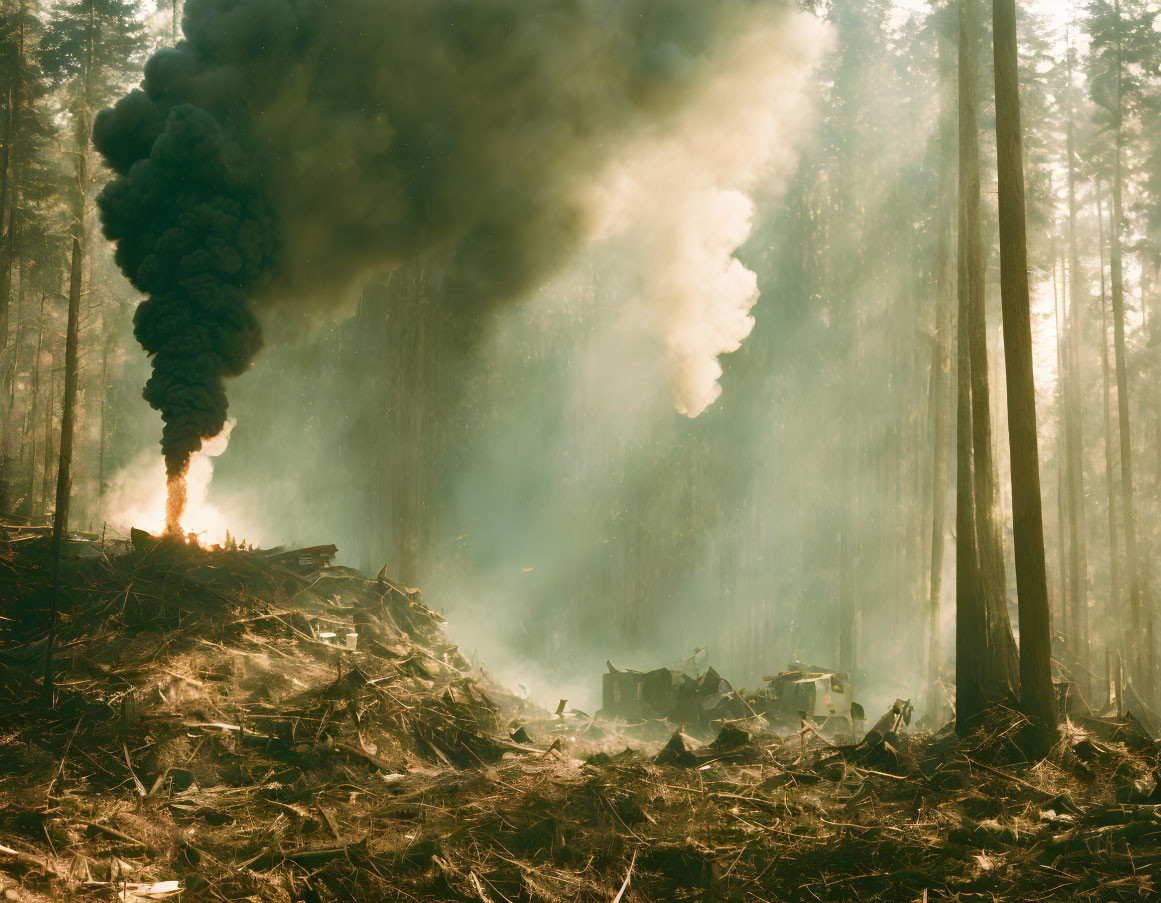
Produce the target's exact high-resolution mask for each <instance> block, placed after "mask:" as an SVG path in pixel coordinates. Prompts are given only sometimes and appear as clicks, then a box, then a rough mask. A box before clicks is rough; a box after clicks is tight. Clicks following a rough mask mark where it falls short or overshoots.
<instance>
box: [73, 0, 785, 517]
mask: <svg viewBox="0 0 1161 903" xmlns="http://www.w3.org/2000/svg"><path fill="white" fill-rule="evenodd" d="M786 9H787V5H786V4H785V3H784V2H782V0H712V2H711V0H422V2H417V0H189V2H188V3H187V4H186V7H185V16H184V20H183V32H184V35H185V39H184V40H183V41H181V42H180V43H179V44H178V46H177V47H176V48H167V49H164V50H161V51H159V52H158V53H157V54H155V55H154V56H153V58H152V59H151V60H150V61H149V62H148V64H147V65H146V68H145V78H144V81H143V84H142V88H141V89H140V90H135V91H133V92H132V93H130V94H129V95H127V96H126V97H124V98H122V99H121V100H120V101H119V102H118V103H117V104H116V106H115V107H113V108H112V109H110V110H105V111H104V112H102V113H101V114H100V116H99V117H98V118H97V121H96V125H95V130H94V141H95V144H96V147H97V148H98V150H99V151H100V152H101V154H102V155H103V156H104V157H105V160H106V161H107V162H108V164H109V166H110V167H111V168H112V169H113V171H114V173H115V178H114V179H113V180H112V181H111V182H110V183H109V185H108V186H107V187H106V189H105V190H104V192H103V193H102V195H101V197H100V200H99V206H100V211H101V217H102V221H103V225H104V232H105V235H106V236H107V237H108V238H110V239H112V240H113V241H115V242H116V243H117V252H116V256H117V262H118V264H119V265H120V267H121V268H122V270H124V272H125V273H126V275H127V276H128V277H129V279H130V280H131V281H132V283H133V284H134V285H135V286H136V287H137V288H138V289H140V290H141V291H142V292H144V293H145V294H146V295H147V298H146V300H145V301H143V302H142V303H141V305H140V306H139V307H138V309H137V313H136V316H135V319H134V325H135V333H136V336H137V338H138V340H139V341H140V343H141V345H142V347H143V348H144V349H145V350H146V352H148V353H149V354H150V355H151V356H152V363H153V375H152V377H151V378H150V380H149V382H148V384H147V385H146V387H145V392H144V395H145V398H146V400H147V401H148V402H149V403H150V404H151V405H152V406H153V407H155V408H157V409H158V410H159V411H160V412H161V415H162V419H163V420H164V424H165V425H164V430H163V435H162V449H163V452H164V454H165V459H166V467H167V472H168V473H169V475H170V478H171V485H174V486H176V484H177V483H179V482H180V481H181V478H182V475H183V474H184V472H185V469H186V468H187V466H188V463H189V458H190V455H191V454H192V453H193V452H195V451H197V450H198V449H199V448H200V447H201V443H202V441H203V440H204V439H207V438H209V437H212V436H214V435H216V434H217V433H218V432H219V431H220V430H221V429H222V426H223V424H224V423H225V420H226V413H227V399H226V390H225V380H226V379H227V378H228V377H235V376H238V375H240V374H241V373H243V372H244V371H245V370H246V369H247V368H248V367H249V366H250V364H251V362H252V361H253V358H254V356H255V354H256V353H257V352H258V351H259V349H260V348H261V346H262V333H261V329H260V327H259V317H260V316H262V317H280V318H288V319H289V320H290V321H291V322H301V321H306V320H309V319H310V318H312V317H316V316H318V315H320V314H322V313H325V312H326V311H327V309H328V308H330V307H333V306H336V305H338V304H340V303H342V302H344V301H345V300H346V299H347V298H349V296H350V294H351V292H352V291H353V290H354V289H356V288H357V287H358V286H359V284H360V283H361V281H363V280H364V279H366V278H367V277H368V276H369V275H372V274H374V273H376V272H381V271H384V270H388V269H391V268H394V267H397V266H398V265H400V264H401V263H402V262H404V261H405V260H407V259H408V258H409V257H412V256H413V255H416V254H419V253H432V254H436V255H438V256H439V257H440V259H441V260H442V261H443V263H444V267H443V269H444V271H445V272H446V273H447V276H446V277H445V279H444V282H443V284H442V287H441V290H440V291H441V298H440V301H441V302H442V303H444V304H446V305H448V306H449V307H450V308H451V309H452V310H453V311H455V312H456V313H457V314H459V315H461V318H466V317H468V316H469V315H478V314H481V313H484V312H487V311H488V310H490V309H492V308H493V307H494V306H495V305H496V304H498V303H500V302H503V301H504V300H506V299H509V298H512V297H514V296H516V295H518V294H519V293H521V292H522V291H524V290H526V289H527V288H529V287H530V286H532V285H534V284H536V283H537V282H538V281H539V280H542V279H544V278H545V277H546V276H547V275H548V274H549V273H550V272H551V271H552V270H553V268H555V267H557V266H559V265H561V264H562V263H563V262H564V261H565V260H566V259H567V258H568V255H569V253H570V252H571V251H572V250H573V249H574V248H575V247H576V245H577V243H578V242H579V241H581V240H583V238H584V237H585V235H586V230H587V229H588V228H590V224H589V223H587V222H586V216H585V204H584V203H583V201H582V195H583V192H584V190H585V189H586V188H587V186H588V183H589V182H590V181H591V179H592V177H593V176H594V174H595V173H596V172H598V171H599V170H600V168H601V167H602V166H603V165H605V164H606V163H607V162H608V160H609V159H610V157H612V156H614V155H616V153H617V150H618V147H619V146H621V145H622V144H623V143H624V142H626V141H628V140H631V139H632V138H633V137H634V136H635V135H637V134H639V133H640V132H641V131H642V130H645V129H648V128H650V127H653V126H656V125H658V124H659V123H663V122H664V121H665V120H666V119H667V117H670V116H673V115H675V113H676V111H679V110H680V108H681V105H682V102H683V100H684V98H686V97H687V96H689V95H690V93H691V92H693V91H695V90H696V89H697V87H698V85H699V84H701V83H702V82H703V81H704V80H705V79H706V78H707V77H708V76H709V75H710V74H711V73H712V70H713V66H714V62H715V60H714V55H715V53H719V54H720V53H721V52H723V48H727V47H728V46H729V43H730V41H732V40H734V39H736V38H737V37H738V36H740V35H744V34H745V33H746V30H747V27H748V25H750V24H751V23H752V22H753V20H754V18H755V17H757V16H765V17H766V18H767V20H768V19H769V16H771V15H780V14H782V13H783V12H784V11H785V10H786ZM173 501H174V503H175V504H172V505H171V510H170V520H171V525H170V526H171V529H176V528H177V525H178V522H179V521H180V507H181V506H180V500H179V498H178V496H177V495H176V490H175V493H174V499H173ZM175 508H176V509H177V510H176V512H175V510H174V509H175Z"/></svg>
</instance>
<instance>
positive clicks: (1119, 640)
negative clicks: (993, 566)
mask: <svg viewBox="0 0 1161 903" xmlns="http://www.w3.org/2000/svg"><path fill="white" fill-rule="evenodd" d="M1096 188H1097V233H1098V240H1099V243H1100V264H1101V376H1102V380H1103V383H1104V385H1103V391H1102V398H1103V399H1104V405H1103V406H1104V412H1103V413H1104V419H1105V493H1106V494H1107V496H1108V509H1109V604H1108V606H1107V609H1106V612H1105V617H1106V621H1105V623H1106V624H1108V625H1113V624H1120V625H1122V627H1121V629H1120V630H1117V631H1115V632H1114V633H1113V634H1112V635H1106V636H1105V642H1106V643H1111V644H1112V645H1113V646H1115V647H1116V648H1118V649H1122V648H1124V645H1123V643H1124V629H1123V625H1124V617H1123V611H1124V609H1123V608H1122V603H1121V553H1120V537H1119V534H1118V532H1117V491H1116V489H1117V487H1116V478H1115V476H1114V474H1113V471H1114V468H1115V467H1116V462H1115V457H1116V456H1115V455H1114V454H1113V418H1112V398H1111V388H1110V386H1111V380H1110V379H1109V323H1108V318H1109V295H1108V286H1107V285H1106V283H1105V214H1104V202H1103V199H1102V197H1101V180H1100V179H1097V183H1096Z"/></svg>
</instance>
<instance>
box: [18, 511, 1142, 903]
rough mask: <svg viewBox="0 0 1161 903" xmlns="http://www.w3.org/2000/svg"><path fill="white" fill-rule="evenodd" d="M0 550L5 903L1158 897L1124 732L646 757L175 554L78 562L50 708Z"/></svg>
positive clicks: (1095, 722) (707, 742)
mask: <svg viewBox="0 0 1161 903" xmlns="http://www.w3.org/2000/svg"><path fill="white" fill-rule="evenodd" d="M0 539H2V540H3V541H2V542H0V605H2V606H3V607H2V608H0V615H3V618H4V620H2V621H0V699H2V700H3V706H2V710H0V711H2V717H0V896H2V898H3V899H7V900H49V899H54V900H63V899H69V900H123V901H144V900H157V899H165V898H171V899H182V900H222V901H231V903H233V901H241V900H252V901H331V900H336V901H337V900H342V901H346V900H360V901H365V903H373V901H379V900H425V901H426V900H463V901H476V903H502V901H509V903H515V901H544V903H556V901H588V900H601V901H614V903H634V901H665V903H673V901H681V900H697V901H711V900H739V901H742V900H767V901H775V900H778V901H782V900H804V901H808V900H843V901H850V900H907V901H912V900H915V901H917V900H930V901H934V900H962V901H968V900H1065V899H1082V900H1119V899H1149V898H1155V897H1154V895H1155V894H1156V893H1158V888H1157V887H1156V880H1155V876H1156V875H1157V874H1158V870H1159V866H1161V790H1158V784H1157V771H1156V769H1157V766H1158V764H1159V751H1161V750H1159V747H1158V744H1157V743H1155V742H1153V741H1151V740H1150V739H1148V738H1147V737H1146V736H1145V734H1144V732H1143V731H1142V730H1140V729H1139V728H1138V727H1137V726H1136V725H1135V724H1134V723H1133V722H1132V720H1131V719H1122V720H1118V719H1104V720H1102V719H1097V718H1088V719H1072V720H1070V721H1069V722H1068V723H1067V725H1066V726H1065V727H1064V728H1063V729H1062V731H1061V735H1060V742H1059V744H1058V745H1057V748H1056V749H1055V750H1054V752H1053V754H1052V755H1051V756H1049V757H1048V758H1047V759H1045V760H1043V761H1040V762H1038V763H1035V764H1032V763H1028V762H1023V761H1022V759H1021V756H1020V754H1019V752H1018V744H1017V743H1016V737H1017V734H1018V733H1019V731H1020V730H1021V727H1022V723H1021V719H1020V717H1019V716H1018V715H1017V714H1015V713H1014V712H1012V711H1010V710H1007V709H1003V708H997V709H995V710H994V711H992V712H991V713H990V714H989V717H988V718H987V719H986V723H985V724H983V725H981V727H980V729H979V730H978V731H977V732H976V733H975V734H974V735H972V736H971V737H968V738H966V739H963V740H959V739H956V738H955V737H954V735H952V734H951V733H950V732H949V731H943V732H939V733H931V732H925V733H916V734H910V735H909V734H905V733H903V732H902V730H901V719H900V718H894V719H892V718H891V717H889V716H888V717H885V718H884V719H882V720H881V721H880V722H879V724H878V725H877V727H876V729H873V730H872V731H871V732H870V733H869V734H868V736H867V737H866V739H864V740H863V741H861V742H860V743H858V744H856V745H849V746H836V745H833V744H832V743H831V742H829V741H827V740H825V739H824V738H822V737H821V736H820V735H818V734H817V733H816V732H815V731H813V730H810V729H809V728H810V726H809V725H805V726H804V729H803V730H802V731H801V732H798V733H792V734H790V736H788V737H781V738H780V737H778V736H775V735H773V734H771V733H769V732H768V731H767V730H764V729H763V725H762V724H761V722H760V721H758V720H751V721H750V722H740V723H734V724H725V725H722V726H720V729H719V730H718V731H717V732H716V734H712V735H707V736H705V737H703V738H700V739H693V738H690V737H687V736H685V735H683V734H680V733H678V734H675V735H673V736H672V737H670V738H669V740H668V742H666V740H665V738H664V737H663V738H661V739H660V740H652V741H648V740H642V739H640V738H638V737H633V736H632V735H631V734H630V733H628V732H627V729H626V726H625V725H623V724H616V723H614V724H608V723H602V722H599V721H596V720H594V719H592V718H589V717H587V716H583V715H578V714H577V713H575V712H570V713H564V712H562V713H561V715H560V716H554V715H552V714H550V713H547V712H539V711H533V710H531V709H530V708H528V707H527V706H526V705H525V704H523V703H521V702H520V701H519V700H516V699H515V698H513V697H511V696H508V695H506V694H504V693H503V692H502V691H501V690H499V689H498V688H492V687H488V686H485V685H484V684H482V683H481V681H480V680H479V679H478V676H473V673H472V671H471V669H470V667H469V664H468V662H466V661H465V660H464V658H463V657H462V656H461V655H460V654H459V652H458V651H457V649H456V648H455V647H454V646H452V645H451V644H450V643H449V642H448V641H447V639H446V638H445V636H444V634H443V632H442V630H441V624H442V622H441V620H440V618H439V617H438V616H437V615H436V614H434V613H433V612H432V611H430V610H429V609H427V608H426V607H425V606H424V605H423V603H422V601H421V599H420V597H419V594H418V593H417V592H416V591H414V590H411V589H408V588H406V587H403V586H399V585H397V584H395V583H392V582H391V581H389V580H387V579H386V578H384V577H380V578H379V579H367V578H365V577H362V576H360V575H358V574H356V573H354V572H351V571H348V570H346V569H343V568H328V567H321V566H320V567H315V566H314V564H315V561H314V559H313V558H312V556H310V555H295V554H291V555H289V556H287V555H286V554H274V553H263V552H257V551H245V550H232V551H213V552H208V551H204V550H201V549H198V548H196V547H189V546H185V545H183V544H180V543H168V542H161V543H157V542H138V543H137V544H131V543H123V544H104V545H101V544H96V543H92V544H91V545H90V547H89V551H88V552H87V553H86V554H84V555H81V556H80V557H76V558H74V559H70V566H69V568H68V569H67V580H66V582H67V591H66V592H63V593H61V594H59V596H58V599H59V601H60V617H59V622H58V628H57V632H56V637H55V643H54V645H55V659H54V662H55V664H54V669H53V670H54V674H55V692H54V698H53V699H52V700H51V701H50V702H46V701H45V700H44V699H42V698H41V684H42V680H43V673H44V657H45V656H44V653H45V646H46V644H47V639H48V629H47V627H46V626H45V624H44V618H43V611H42V610H43V608H44V607H45V605H46V604H47V603H46V600H47V599H48V598H49V584H50V578H49V576H48V571H47V569H46V567H45V565H44V563H43V559H42V557H41V555H42V552H43V540H42V539H40V538H37V537H35V536H33V537H28V536H23V535H19V534H15V533H11V532H10V533H8V534H6V535H4V536H0ZM38 550H40V551H39V552H38ZM349 635H350V636H349ZM356 635H357V636H356ZM352 645H353V646H354V648H350V646H352ZM889 715H890V713H889ZM673 727H675V728H676V727H680V726H673Z"/></svg>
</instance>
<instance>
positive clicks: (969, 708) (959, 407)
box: [955, 0, 989, 736]
mask: <svg viewBox="0 0 1161 903" xmlns="http://www.w3.org/2000/svg"><path fill="white" fill-rule="evenodd" d="M974 3H975V0H959V74H958V80H959V129H960V134H959V146H960V161H959V250H958V255H957V265H956V269H957V272H958V279H957V283H956V294H957V301H958V303H957V308H958V316H957V323H956V330H957V332H956V478H955V479H956V482H955V498H956V513H955V522H956V538H955V729H956V732H957V733H958V734H960V735H961V736H963V735H964V734H966V733H967V732H968V731H969V730H971V728H972V725H973V723H974V721H975V718H976V716H977V715H979V713H980V712H982V711H983V709H984V706H985V705H986V704H987V688H988V680H987V677H988V670H989V669H988V659H989V651H988V629H987V614H986V612H985V602H984V587H983V583H982V580H981V576H980V560H979V550H978V547H977V542H976V516H975V497H974V496H975V493H974V490H973V480H972V465H973V457H974V456H973V447H972V435H973V432H972V386H973V382H972V363H973V362H972V356H971V342H970V337H969V332H970V313H969V307H970V301H969V298H970V295H971V291H972V289H971V286H970V284H969V283H970V280H971V276H970V272H969V266H968V256H969V251H968V245H969V234H970V233H971V232H972V231H973V230H972V228H971V227H970V224H969V217H968V208H969V204H968V196H969V194H970V184H969V183H970V180H971V176H970V175H969V171H968V169H967V167H965V165H964V162H965V157H966V156H968V155H967V154H965V150H964V147H965V145H966V144H971V143H974V137H973V129H974V125H973V124H974V121H975V109H974V104H975V75H974V73H975V66H974V65H972V59H973V54H974V39H973V36H974V33H975V29H974ZM969 108H970V109H969ZM976 179H977V181H976V186H977V197H978V170H977V174H976ZM977 209H978V208H977ZM974 225H975V226H976V230H975V235H976V240H977V241H978V236H979V231H978V226H979V223H978V220H977V221H976V222H975V224H974Z"/></svg>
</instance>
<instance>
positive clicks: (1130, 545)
mask: <svg viewBox="0 0 1161 903" xmlns="http://www.w3.org/2000/svg"><path fill="white" fill-rule="evenodd" d="M1117 10H1118V14H1119V11H1120V5H1119V4H1118V6H1117ZM1119 27H1120V25H1119V23H1118V29H1119ZM1117 40H1118V48H1117V73H1116V105H1117V106H1116V117H1117V129H1116V142H1115V149H1114V158H1113V211H1112V222H1111V226H1110V229H1109V275H1110V282H1111V283H1112V285H1111V288H1112V302H1113V354H1114V363H1115V369H1116V378H1117V425H1118V427H1119V433H1120V451H1121V511H1122V517H1123V518H1124V522H1125V568H1126V570H1127V572H1128V583H1129V633H1130V635H1129V649H1128V652H1129V661H1130V672H1131V674H1132V676H1133V677H1134V678H1136V679H1137V680H1138V681H1140V680H1141V679H1142V678H1143V677H1144V671H1145V668H1144V662H1143V660H1142V656H1141V647H1142V645H1143V644H1142V642H1141V640H1142V638H1143V636H1144V631H1143V629H1142V628H1143V620H1142V611H1141V576H1140V575H1141V570H1140V562H1139V561H1138V560H1137V522H1136V516H1135V512H1134V506H1133V443H1132V433H1131V430H1130V427H1129V376H1128V363H1127V361H1126V357H1125V276H1124V262H1123V258H1122V254H1121V229H1122V228H1123V224H1124V216H1125V215H1124V209H1123V204H1122V195H1123V188H1124V186H1123V174H1122V171H1121V156H1122V151H1123V146H1124V127H1123V122H1122V119H1123V113H1122V108H1121V105H1122V102H1123V98H1122V94H1123V91H1122V69H1123V63H1122V62H1121V58H1120V45H1119V41H1120V36H1119V34H1118V38H1117Z"/></svg>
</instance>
